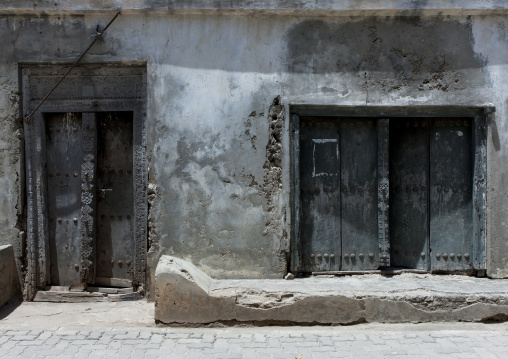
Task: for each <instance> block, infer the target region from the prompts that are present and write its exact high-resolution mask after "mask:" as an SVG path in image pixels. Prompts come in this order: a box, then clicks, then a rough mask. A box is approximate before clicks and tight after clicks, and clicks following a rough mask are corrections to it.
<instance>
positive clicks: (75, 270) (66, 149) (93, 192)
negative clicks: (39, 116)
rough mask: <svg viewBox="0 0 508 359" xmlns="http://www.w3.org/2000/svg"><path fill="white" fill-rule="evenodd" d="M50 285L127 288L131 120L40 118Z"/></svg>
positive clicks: (125, 116) (124, 116)
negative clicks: (42, 127)
mask: <svg viewBox="0 0 508 359" xmlns="http://www.w3.org/2000/svg"><path fill="white" fill-rule="evenodd" d="M44 118H45V142H44V143H45V151H44V153H45V168H46V171H45V172H46V183H47V206H46V207H47V210H48V222H49V224H48V242H49V250H50V284H52V285H60V286H78V285H82V284H86V283H95V282H98V283H99V284H103V285H112V286H116V285H118V286H129V285H130V284H131V283H132V268H133V266H134V258H135V254H134V253H135V252H134V251H135V248H134V228H133V222H134V221H133V217H134V214H133V213H134V197H133V192H134V185H133V116H132V112H126V113H113V112H108V113H97V114H94V113H52V114H45V116H44Z"/></svg>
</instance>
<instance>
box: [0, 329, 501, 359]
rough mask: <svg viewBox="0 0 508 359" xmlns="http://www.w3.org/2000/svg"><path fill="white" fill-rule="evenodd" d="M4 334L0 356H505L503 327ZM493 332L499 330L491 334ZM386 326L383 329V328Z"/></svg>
mask: <svg viewBox="0 0 508 359" xmlns="http://www.w3.org/2000/svg"><path fill="white" fill-rule="evenodd" d="M463 325H464V326H465V328H464V329H465V330H459V329H457V328H454V329H453V330H447V329H443V328H446V325H443V324H440V325H439V326H438V328H439V329H437V330H432V329H430V327H429V326H428V325H426V326H425V327H423V328H420V327H419V325H408V324H406V325H404V326H401V325H390V326H379V325H359V326H355V327H270V328H258V327H250V328H235V327H229V328H227V329H216V328H193V329H189V328H148V329H147V328H127V329H118V328H112V329H106V328H95V329H83V328H81V329H67V328H55V329H43V328H38V329H35V328H25V329H23V328H16V329H8V328H6V327H5V326H2V325H1V324H0V357H2V358H55V357H58V358H77V359H80V358H83V359H84V358H147V359H148V358H219V359H226V358H291V359H306V358H404V357H411V358H439V357H447V358H482V359H483V358H503V359H504V358H508V332H507V331H506V330H507V329H508V327H507V326H506V325H504V324H495V325H484V326H480V327H478V326H476V327H475V328H473V329H472V328H470V327H469V326H468V325H467V324H463ZM499 326H500V328H499V329H502V330H496V329H498V327H499ZM390 327H391V328H390Z"/></svg>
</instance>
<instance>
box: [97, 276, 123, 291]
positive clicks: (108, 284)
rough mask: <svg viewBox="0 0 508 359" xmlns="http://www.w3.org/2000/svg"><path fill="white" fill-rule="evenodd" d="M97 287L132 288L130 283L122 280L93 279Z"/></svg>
mask: <svg viewBox="0 0 508 359" xmlns="http://www.w3.org/2000/svg"><path fill="white" fill-rule="evenodd" d="M95 284H96V285H97V286H106V287H119V288H128V287H132V281H131V280H129V279H122V278H107V277H95Z"/></svg>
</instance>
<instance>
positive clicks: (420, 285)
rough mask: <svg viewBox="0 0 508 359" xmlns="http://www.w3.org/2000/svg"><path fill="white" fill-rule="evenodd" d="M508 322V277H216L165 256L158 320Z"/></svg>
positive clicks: (158, 286)
mask: <svg viewBox="0 0 508 359" xmlns="http://www.w3.org/2000/svg"><path fill="white" fill-rule="evenodd" d="M507 319H508V281H505V280H492V279H488V278H475V277H467V276H457V275H447V276H443V275H431V274H412V273H411V274H407V273H406V274H400V275H396V276H383V275H378V274H376V275H372V274H369V275H356V276H343V277H330V278H322V277H311V278H301V279H300V278H299V279H295V280H283V279H281V280H274V279H267V280H262V279H243V280H216V279H212V278H210V277H209V276H208V275H206V274H205V273H204V272H203V271H201V270H200V269H199V268H197V267H196V266H194V265H193V264H191V263H189V262H186V261H184V260H182V259H178V258H175V257H170V256H162V257H161V259H160V261H159V264H158V266H157V269H156V273H155V320H156V321H158V322H162V323H167V324H170V323H200V324H205V323H214V322H223V323H230V324H231V323H238V322H246V323H258V324H293V323H294V324H352V323H363V322H431V321H473V322H474V321H487V320H507Z"/></svg>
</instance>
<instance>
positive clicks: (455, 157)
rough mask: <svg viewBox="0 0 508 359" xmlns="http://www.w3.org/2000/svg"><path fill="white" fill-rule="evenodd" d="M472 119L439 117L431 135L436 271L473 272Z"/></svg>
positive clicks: (433, 125)
mask: <svg viewBox="0 0 508 359" xmlns="http://www.w3.org/2000/svg"><path fill="white" fill-rule="evenodd" d="M471 127H472V121H471V119H467V118H466V119H465V118H439V119H435V120H434V121H433V124H432V127H431V132H430V161H429V162H430V190H431V193H430V246H431V249H432V257H431V264H432V269H433V270H446V271H450V270H464V269H472V263H471V261H472V257H471V254H472V251H473V241H472V233H473V205H472V198H473V194H472V193H473V191H472V187H473V186H472V178H473V176H472V162H473V161H472V151H471Z"/></svg>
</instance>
